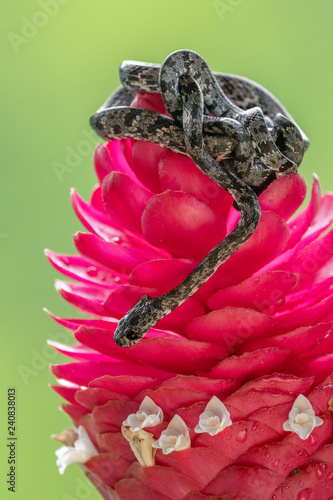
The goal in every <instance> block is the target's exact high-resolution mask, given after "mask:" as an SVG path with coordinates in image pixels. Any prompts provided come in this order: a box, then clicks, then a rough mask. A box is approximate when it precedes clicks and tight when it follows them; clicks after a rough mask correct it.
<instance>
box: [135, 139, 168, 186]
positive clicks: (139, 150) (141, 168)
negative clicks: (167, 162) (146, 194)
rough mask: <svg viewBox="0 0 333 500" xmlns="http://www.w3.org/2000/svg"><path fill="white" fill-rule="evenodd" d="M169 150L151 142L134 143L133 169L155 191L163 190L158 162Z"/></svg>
mask: <svg viewBox="0 0 333 500" xmlns="http://www.w3.org/2000/svg"><path fill="white" fill-rule="evenodd" d="M167 152H168V150H167V149H165V148H162V147H161V146H158V145H157V144H152V143H151V142H145V141H135V142H134V144H133V149H132V155H133V164H132V169H133V171H134V172H135V174H136V176H137V177H138V179H140V181H141V182H142V183H143V184H144V185H145V186H147V187H148V188H149V189H150V190H151V191H153V192H154V193H159V192H160V190H161V186H160V179H159V176H158V164H159V162H160V160H161V159H162V158H163V156H164V155H165V154H166V153H167Z"/></svg>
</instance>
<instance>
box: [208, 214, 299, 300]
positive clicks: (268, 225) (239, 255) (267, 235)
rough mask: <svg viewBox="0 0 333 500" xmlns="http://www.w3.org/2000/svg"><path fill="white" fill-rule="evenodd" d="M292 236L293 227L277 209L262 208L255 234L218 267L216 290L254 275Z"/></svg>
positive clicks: (281, 249)
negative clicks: (279, 214)
mask: <svg viewBox="0 0 333 500" xmlns="http://www.w3.org/2000/svg"><path fill="white" fill-rule="evenodd" d="M289 236H290V230H289V227H288V225H287V224H286V223H285V222H284V221H283V220H282V219H281V218H280V217H278V216H277V215H276V214H274V213H273V212H262V213H261V217H260V222H259V225H258V227H257V229H256V230H255V232H254V234H253V235H252V236H251V238H250V239H249V240H248V241H247V242H246V243H245V244H244V245H243V246H242V247H241V248H240V249H239V250H237V252H235V253H234V254H233V255H232V256H231V257H230V258H229V259H228V260H227V261H226V262H225V263H224V264H222V265H221V267H220V268H219V269H218V270H217V271H216V273H215V275H214V276H213V278H212V281H213V284H214V288H215V290H219V289H220V288H226V287H228V286H232V285H235V284H236V283H239V282H240V281H243V280H244V279H246V278H249V277H250V276H252V274H253V273H255V272H256V271H258V270H259V269H261V268H262V267H263V266H264V265H265V264H267V263H268V262H270V261H271V260H272V259H274V258H275V257H276V256H277V255H280V254H281V253H282V252H283V251H284V249H285V248H286V246H287V243H288V240H289ZM273 241H274V245H273V244H272V242H273ZM244 262H246V266H245V265H244ZM215 290H214V291H215Z"/></svg>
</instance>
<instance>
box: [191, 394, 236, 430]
mask: <svg viewBox="0 0 333 500" xmlns="http://www.w3.org/2000/svg"><path fill="white" fill-rule="evenodd" d="M231 424H232V421H231V418H230V413H229V412H228V410H227V409H226V407H225V406H224V404H223V403H222V401H220V400H219V399H218V398H217V397H216V396H213V397H212V399H211V400H210V401H209V403H208V405H207V406H206V408H205V411H204V412H203V413H202V414H201V415H200V417H199V423H198V425H197V426H196V427H195V429H194V432H196V433H198V434H200V433H202V432H207V433H208V434H210V435H211V436H215V434H218V433H219V432H221V431H223V429H225V428H226V427H228V426H229V425H231Z"/></svg>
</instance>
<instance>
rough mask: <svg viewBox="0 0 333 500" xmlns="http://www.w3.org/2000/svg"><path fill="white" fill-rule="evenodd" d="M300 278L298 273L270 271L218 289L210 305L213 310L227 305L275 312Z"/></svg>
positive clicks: (210, 298)
mask: <svg viewBox="0 0 333 500" xmlns="http://www.w3.org/2000/svg"><path fill="white" fill-rule="evenodd" d="M298 280H299V276H298V275H297V274H291V273H286V272H282V271H268V272H266V273H264V274H262V275H260V276H258V277H257V278H250V279H248V280H245V281H242V282H241V283H239V284H238V285H235V286H232V287H229V288H225V289H224V290H218V291H217V292H215V293H214V294H213V295H212V296H211V297H209V299H208V306H209V307H210V308H211V309H213V310H214V309H222V308H223V307H226V306H235V307H236V306H237V307H250V308H251V309H255V310H257V311H260V312H266V311H269V313H270V314H273V313H274V311H275V309H276V308H278V307H279V306H281V304H283V302H284V300H285V297H286V295H288V294H289V293H290V292H291V291H292V290H293V289H294V288H295V287H296V286H297V283H298Z"/></svg>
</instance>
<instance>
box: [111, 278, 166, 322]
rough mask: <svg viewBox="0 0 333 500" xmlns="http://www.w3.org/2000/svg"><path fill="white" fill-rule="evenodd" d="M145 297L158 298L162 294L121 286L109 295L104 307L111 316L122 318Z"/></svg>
mask: <svg viewBox="0 0 333 500" xmlns="http://www.w3.org/2000/svg"><path fill="white" fill-rule="evenodd" d="M145 295H149V296H150V297H158V296H159V295H160V294H159V292H158V291H156V290H153V289H151V288H143V287H139V286H131V285H120V286H119V287H117V288H116V289H115V290H113V291H112V292H111V293H110V294H109V295H108V297H107V298H106V299H105V302H104V304H103V305H104V308H105V310H106V311H108V313H109V314H112V315H113V316H114V317H116V318H121V317H123V316H124V315H125V314H126V313H127V312H128V311H129V310H130V309H131V308H132V307H133V306H134V305H135V304H136V303H137V301H138V300H139V299H140V298H141V297H143V296H145Z"/></svg>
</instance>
